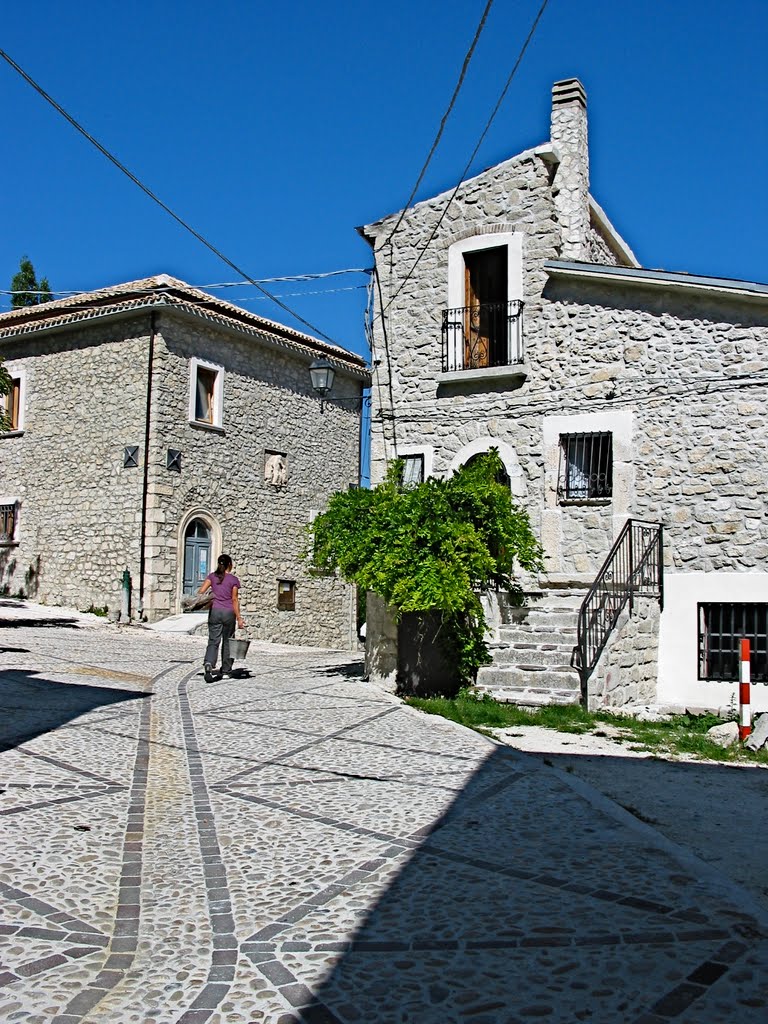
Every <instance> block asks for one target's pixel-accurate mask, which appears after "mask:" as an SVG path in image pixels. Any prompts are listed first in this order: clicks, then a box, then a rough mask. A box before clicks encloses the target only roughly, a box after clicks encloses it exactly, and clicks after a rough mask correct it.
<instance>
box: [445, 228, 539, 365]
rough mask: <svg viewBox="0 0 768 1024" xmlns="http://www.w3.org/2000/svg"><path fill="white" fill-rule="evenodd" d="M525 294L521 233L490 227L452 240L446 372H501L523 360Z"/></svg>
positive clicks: (449, 262) (449, 250) (446, 321)
mask: <svg viewBox="0 0 768 1024" xmlns="http://www.w3.org/2000/svg"><path fill="white" fill-rule="evenodd" d="M522 294H523V292H522V234H521V233H520V232H512V231H490V232H488V233H486V234H481V235H471V236H469V237H467V238H463V239H461V240H459V241H457V242H453V243H452V244H451V245H450V246H449V247H448V308H447V309H444V310H443V323H442V346H443V372H444V373H454V372H456V371H466V370H477V371H489V370H494V371H498V370H499V369H500V368H502V367H515V366H517V364H520V363H522V362H523V335H522V307H523V303H522ZM516 372H517V371H516ZM497 375H498V374H497V373H492V374H491V376H497ZM480 376H481V377H483V376H485V374H483V373H482V372H481V373H480ZM475 377H477V375H475Z"/></svg>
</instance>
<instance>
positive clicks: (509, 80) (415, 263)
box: [379, 0, 549, 316]
mask: <svg viewBox="0 0 768 1024" xmlns="http://www.w3.org/2000/svg"><path fill="white" fill-rule="evenodd" d="M548 3H549V0H544V2H543V3H542V5H541V7H540V8H539V12H538V14H537V15H536V18H535V19H534V22H533V24H532V25H531V30H530V32H529V33H528V36H527V38H526V40H525V42H524V43H523V45H522V48H521V50H520V52H519V54H518V55H517V60H516V61H515V63H514V66H513V68H512V70H511V71H510V73H509V77H508V78H507V81H506V82H505V83H504V88H503V89H502V90H501V95H500V96H499V98H498V100H497V101H496V106H495V107H494V108H493V111H492V112H491V116H490V117H489V118H488V121H487V122H486V125H485V128H483V131H482V133H481V135H480V138H479V139H478V140H477V145H476V146H475V148H474V149H473V150H472V154H471V156H470V158H469V160H468V161H467V163H466V166H465V167H464V170H463V171H462V172H461V177H460V178H459V180H458V182H457V184H456V187H455V188H454V190H453V192H452V193H451V195H450V198H449V199H448V202H447V203H446V204H445V207H444V209H443V212H442V213H441V214H440V217H439V219H438V221H437V223H436V224H435V226H434V228H433V229H432V233H431V234H430V236H429V238H428V239H427V241H426V243H425V244H424V246H423V247H422V248H421V249H420V250H419V254H418V256H417V257H416V259H415V260H414V261H413V264H412V265H411V268H410V270H409V271H408V273H407V274H406V276H405V277H404V278H403V280H402V281H401V282H400V285H399V287H398V288H397V290H396V291H395V293H394V295H392V296H391V297H390V299H389V301H388V302H387V304H386V306H385V307H384V308H383V309H382V310H381V313H380V314H379V315H380V316H383V314H384V313H385V312H386V311H387V309H389V307H390V306H391V305H392V303H393V302H394V301H395V299H396V298H397V296H398V295H399V294H400V292H401V291H402V290H403V288H404V287H405V285H406V283H407V282H408V280H409V279H410V277H411V274H413V272H414V270H415V269H416V267H417V266H418V265H419V263H420V262H421V258H422V256H423V255H424V253H425V252H426V251H427V249H429V247H430V245H431V244H432V240H433V239H434V237H435V235H436V234H437V232H438V229H439V228H440V225H441V224H442V223H443V220H444V219H445V215H446V213H447V212H448V209H449V207H450V205H451V203H452V202H453V200H454V199H455V198H456V194H457V192H458V191H459V189H460V188H461V186H462V184H463V182H464V179H465V178H466V176H467V174H468V172H469V169H470V167H471V166H472V163H473V161H474V159H475V157H476V156H477V153H478V150H479V149H480V147H481V146H482V144H483V142H484V141H485V137H486V135H487V134H488V132H489V130H490V127H491V125H492V124H493V122H494V120H495V119H496V115H497V113H498V112H499V108H500V107H501V104H502V103H503V102H504V97H505V96H506V95H507V92H508V90H509V87H510V85H511V84H512V79H513V78H514V77H515V74H516V73H517V69H518V68H519V67H520V63H521V62H522V59H523V57H524V56H525V52H526V50H527V49H528V46H529V45H530V42H531V40H532V39H533V36H534V33H535V32H536V29H537V27H538V24H539V22H540V21H541V17H542V15H543V14H544V11H545V9H546V6H547V4H548ZM390 237H391V236H390Z"/></svg>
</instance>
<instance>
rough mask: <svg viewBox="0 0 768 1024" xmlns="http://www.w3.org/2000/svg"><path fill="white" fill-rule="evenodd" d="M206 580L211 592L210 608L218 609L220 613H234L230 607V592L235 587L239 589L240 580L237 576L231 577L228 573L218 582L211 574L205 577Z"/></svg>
mask: <svg viewBox="0 0 768 1024" xmlns="http://www.w3.org/2000/svg"><path fill="white" fill-rule="evenodd" d="M206 579H207V580H210V583H211V590H212V591H213V604H212V605H211V607H212V608H218V609H219V610H220V611H224V612H231V611H234V608H233V606H232V591H233V590H234V588H235V587H237V589H238V590H239V589H240V580H239V579H238V578H237V576H233V575H232V573H231V572H228V573H227V574H226V576H225V577H224V579H223V580H222V581H221V582H219V577H218V576H217V575H216V573H215V572H211V573H209V574H208V575H207V576H206Z"/></svg>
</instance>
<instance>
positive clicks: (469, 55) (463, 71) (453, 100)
mask: <svg viewBox="0 0 768 1024" xmlns="http://www.w3.org/2000/svg"><path fill="white" fill-rule="evenodd" d="M492 6H493V0H488V3H487V4H486V5H485V10H484V11H483V16H482V18H481V19H480V24H479V25H478V26H477V28H476V29H475V37H474V39H473V40H472V44H471V46H470V47H469V49H468V50H467V52H466V54H465V56H464V63H463V64H462V66H461V73H460V75H459V80H458V82H457V83H456V86H455V88H454V90H453V96H451V101H450V103H449V104H448V107H447V109H446V111H445V113H444V114H443V117H442V120H441V121H440V127H439V128H438V131H437V135H436V136H435V141H434V142H433V143H432V148H431V149H430V151H429V153H428V154H427V159H426V160H425V161H424V166H423V167H422V168H421V171H419V176H418V178H417V179H416V184H415V185H414V186H413V188H412V189H411V194H410V195H409V196H408V199H407V201H406V204H405V206H404V207H403V208H402V210H401V211H400V216H399V218H398V220H397V223H396V224H395V226H394V227H393V228H392V230H391V231H390V233H389V235H387V237H386V239H385V240H384V245H386V244H387V242H391V241H392V237H393V236H394V234H395V232H396V231H397V229H398V228H399V227H400V225H401V224H402V223H403V217H405V214H406V211H407V210H408V207H409V206H410V205H411V203H412V202H413V198H414V196H415V195H416V193H417V191H418V188H419V185H420V184H421V182H422V180H423V178H424V175H425V174H426V173H427V168H428V167H429V164H430V162H431V160H432V157H433V156H434V155H435V150H436V149H437V145H438V143H439V142H440V139H441V138H442V135H443V131H444V130H445V125H446V123H447V121H448V118H449V116H450V113H451V111H452V110H453V108H454V105H455V103H456V100H457V99H458V96H459V93H460V92H461V87H462V85H463V84H464V78H465V77H466V74H467V70H468V68H469V64H470V61H471V60H472V55H473V54H474V52H475V47H476V46H477V42H478V40H479V39H480V36H481V35H482V32H483V29H484V28H485V23H486V21H487V19H488V15H489V13H490V10H491V7H492Z"/></svg>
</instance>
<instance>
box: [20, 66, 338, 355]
mask: <svg viewBox="0 0 768 1024" xmlns="http://www.w3.org/2000/svg"><path fill="white" fill-rule="evenodd" d="M0 57H2V58H3V60H4V61H6V63H8V64H9V65H10V66H11V67H12V68H13V69H14V71H16V72H18V74H19V75H21V77H22V78H23V79H24V80H25V81H26V82H27V83H28V84H29V85H31V86H32V88H33V89H34V90H35V92H37V93H39V95H40V96H42V98H43V99H44V100H45V101H46V102H47V103H50V105H51V106H52V107H53V108H54V110H56V111H58V113H59V114H61V116H62V117H63V118H65V119H66V120H67V121H68V122H69V123H70V124H71V125H72V127H73V128H74V129H75V130H76V131H78V132H80V134H81V135H83V136H84V137H85V138H86V139H87V140H88V141H89V142H90V143H91V144H92V145H93V146H95V147H96V149H98V150H99V152H100V153H101V154H102V155H103V156H105V157H106V158H107V160H109V161H110V163H112V164H114V165H115V167H117V169H118V170H119V171H122V173H123V174H125V175H126V177H128V178H130V180H131V181H132V182H133V183H134V185H137V186H138V187H139V188H140V189H141V191H142V192H143V193H144V194H145V195H147V196H149V198H150V199H151V200H152V201H153V202H154V203H157V205H158V206H160V207H161V208H162V209H163V210H165V212H166V213H167V214H169V216H171V217H173V219H174V220H175V221H176V222H177V224H180V225H181V226H182V227H183V228H184V230H185V231H188V232H189V233H190V234H191V235H193V236H194V237H195V238H196V239H197V240H198V241H199V242H202V244H203V245H204V246H205V247H206V248H207V249H209V250H210V251H211V252H212V253H213V254H214V255H215V256H218V257H219V259H220V260H222V261H223V262H224V263H226V264H227V266H228V267H231V268H232V270H234V271H235V273H236V274H239V275H240V276H241V277H243V278H245V280H246V281H248V282H249V283H250V284H252V285H253V286H254V287H255V288H258V289H259V291H261V292H263V293H264V294H265V295H266V296H267V297H268V298H270V299H271V300H272V301H273V302H274V303H276V304H277V305H278V306H280V308H281V309H283V310H285V312H286V313H289V314H290V316H292V317H294V318H295V319H296V320H298V321H299V323H302V324H304V326H305V327H308V328H309V329H310V331H312V333H313V334H318V335H319V336H320V337H321V338H325V340H326V341H328V342H330V343H331V344H332V345H337V344H338V343H337V342H336V341H334V340H333V338H331V337H329V335H327V334H325V332H324V331H321V330H320V328H319V327H315V325H314V324H312V323H310V322H309V320H305V319H304V317H302V316H299V314H298V313H295V312H294V311H293V310H292V309H291V308H290V306H287V305H286V304H285V303H284V302H282V300H280V299H278V298H277V296H275V295H273V294H272V293H271V292H269V291H267V289H266V288H264V287H263V285H261V284H259V282H258V281H256V280H254V278H252V277H250V275H248V274H246V273H245V271H244V270H242V269H241V268H240V267H238V266H237V264H236V263H233V262H232V260H230V259H229V258H228V257H227V256H225V255H224V253H223V252H221V250H220V249H217V248H216V246H215V245H213V244H212V243H211V242H209V241H208V239H207V238H205V237H204V236H203V235H201V234H200V232H199V231H196V230H195V229H194V228H193V227H192V226H191V225H189V224H188V223H187V222H186V221H185V220H183V219H182V218H181V217H179V215H178V214H177V213H174V211H173V210H172V209H171V208H170V206H168V205H166V203H164V202H163V201H162V199H160V198H159V197H158V196H156V195H155V193H154V192H153V191H152V190H151V189H150V188H148V187H147V186H146V185H145V184H144V183H143V182H142V181H140V180H139V178H137V177H136V175H135V174H133V173H132V172H131V171H129V170H128V168H127V167H126V166H125V164H122V163H121V162H120V161H119V160H118V159H117V157H116V156H114V155H113V154H112V153H110V151H109V150H108V149H106V148H105V147H104V146H102V144H101V143H100V142H99V141H98V140H97V139H95V138H94V137H93V136H92V135H91V134H89V132H87V131H86V130H85V128H83V126H82V125H81V124H80V123H79V122H78V121H76V120H75V118H74V117H72V116H71V115H70V114H68V113H67V111H66V110H64V108H63V107H62V106H61V104H59V103H57V102H56V100H55V99H54V98H53V97H52V96H49V94H48V93H47V92H46V91H45V90H44V89H43V88H42V86H40V85H38V83H37V82H36V81H35V80H34V79H33V78H32V77H31V76H30V75H28V74H27V72H26V71H24V69H23V68H21V67H19V65H18V64H17V63H16V61H14V60H13V59H12V58H11V57H10V56H9V55H8V54H7V53H6V52H5V50H0Z"/></svg>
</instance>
